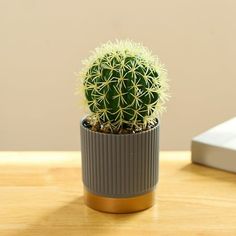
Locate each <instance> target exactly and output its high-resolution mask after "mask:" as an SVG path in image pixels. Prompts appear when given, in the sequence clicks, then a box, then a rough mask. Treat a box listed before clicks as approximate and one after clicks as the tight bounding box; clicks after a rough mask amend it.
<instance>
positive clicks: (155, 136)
mask: <svg viewBox="0 0 236 236" xmlns="http://www.w3.org/2000/svg"><path fill="white" fill-rule="evenodd" d="M83 122H84V120H82V121H81V124H80V132H81V154H82V177H83V183H84V186H85V188H86V189H87V190H88V191H89V192H91V193H93V194H96V195H100V196H105V197H111V198H127V197H134V196H138V195H142V194H145V193H148V192H150V191H152V190H154V188H155V186H156V184H157V181H158V163H159V124H157V125H156V126H155V127H154V128H152V129H150V130H147V131H143V132H140V133H135V134H107V133H99V132H94V131H91V130H90V129H89V128H86V127H85V126H84V125H83Z"/></svg>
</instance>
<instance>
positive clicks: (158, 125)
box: [80, 115, 160, 136]
mask: <svg viewBox="0 0 236 236" xmlns="http://www.w3.org/2000/svg"><path fill="white" fill-rule="evenodd" d="M87 116H88V115H85V116H83V117H82V118H81V119H80V127H81V128H83V129H86V130H88V131H89V132H91V133H94V134H100V135H110V136H130V135H133V136H134V135H141V134H144V133H148V132H152V130H154V129H157V128H159V127H160V119H159V118H157V121H158V122H157V124H155V126H154V127H152V128H151V129H148V130H144V131H140V132H138V133H128V134H114V133H102V132H98V131H93V130H91V129H89V128H87V127H85V126H84V125H83V121H84V120H85V118H87Z"/></svg>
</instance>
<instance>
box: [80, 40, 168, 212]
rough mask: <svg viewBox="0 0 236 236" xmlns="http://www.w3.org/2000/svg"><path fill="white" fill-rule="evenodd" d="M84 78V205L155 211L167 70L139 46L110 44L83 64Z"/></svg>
mask: <svg viewBox="0 0 236 236" xmlns="http://www.w3.org/2000/svg"><path fill="white" fill-rule="evenodd" d="M80 80H81V81H82V85H83V92H82V94H83V95H84V97H85V100H86V104H87V106H88V108H89V114H88V115H87V116H86V117H84V118H83V119H82V120H81V124H80V130H81V154H82V177H83V183H84V198H85V202H86V204H87V205H88V206H90V207H91V208H94V209H96V210H99V211H105V212H113V213H128V212H135V211H140V210H143V209H146V208H149V207H151V206H152V205H153V203H154V190H155V186H156V184H157V182H158V157H159V126H160V123H159V115H160V113H161V112H162V110H163V104H164V103H165V101H166V99H167V90H168V84H167V72H166V70H165V68H164V66H163V65H162V64H160V63H159V60H158V58H157V57H155V56H153V55H152V54H151V52H150V51H149V50H148V49H147V48H145V47H144V46H142V45H141V44H138V43H134V42H132V41H129V40H126V41H115V42H114V43H112V42H108V43H106V44H104V45H102V46H101V47H100V48H97V49H96V50H95V52H94V53H93V54H92V56H90V57H89V59H87V60H86V61H84V68H83V69H82V71H81V74H80Z"/></svg>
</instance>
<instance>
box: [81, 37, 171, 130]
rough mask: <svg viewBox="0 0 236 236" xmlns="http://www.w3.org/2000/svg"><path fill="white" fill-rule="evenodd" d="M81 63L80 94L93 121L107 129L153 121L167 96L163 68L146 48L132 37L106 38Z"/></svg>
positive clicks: (140, 125)
mask: <svg viewBox="0 0 236 236" xmlns="http://www.w3.org/2000/svg"><path fill="white" fill-rule="evenodd" d="M84 64H85V67H84V70H83V71H82V73H81V79H82V81H83V87H84V94H85V97H86V100H87V104H88V107H89V109H90V111H91V113H92V114H91V115H92V116H93V119H94V120H95V121H96V123H98V124H100V125H101V126H103V127H106V128H108V129H109V130H110V131H111V132H119V129H120V128H124V127H126V128H127V129H131V130H137V129H144V128H145V127H147V125H148V124H155V123H156V120H157V117H158V116H159V114H160V112H161V111H162V110H163V104H164V102H165V100H166V98H167V96H166V92H167V89H168V85H167V80H166V75H167V72H166V70H165V68H164V66H163V65H162V64H160V63H159V60H158V58H157V57H155V56H153V55H152V54H151V53H150V51H149V50H148V49H147V48H145V47H144V46H142V45H141V44H138V43H134V42H132V41H116V42H115V43H111V42H108V43H106V44H104V45H102V46H101V47H100V48H98V49H96V50H95V52H94V53H93V55H92V56H91V57H90V58H89V59H88V60H86V61H85V62H84Z"/></svg>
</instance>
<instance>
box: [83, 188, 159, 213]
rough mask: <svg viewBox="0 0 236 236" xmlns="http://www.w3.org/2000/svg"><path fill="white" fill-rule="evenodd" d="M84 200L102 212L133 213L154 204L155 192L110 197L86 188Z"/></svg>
mask: <svg viewBox="0 0 236 236" xmlns="http://www.w3.org/2000/svg"><path fill="white" fill-rule="evenodd" d="M84 201H85V203H86V205H87V206H89V207H91V208H93V209H95V210H98V211H102V212H109V213H131V212H137V211H142V210H145V209H147V208H149V207H151V206H153V205H154V202H155V192H154V191H151V192H148V193H145V194H143V195H139V196H136V197H127V198H110V197H104V196H99V195H96V194H93V193H91V192H89V191H87V190H86V189H84Z"/></svg>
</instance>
